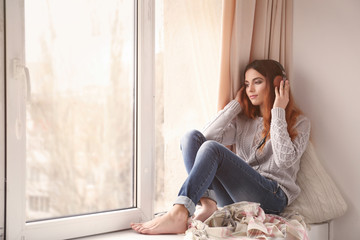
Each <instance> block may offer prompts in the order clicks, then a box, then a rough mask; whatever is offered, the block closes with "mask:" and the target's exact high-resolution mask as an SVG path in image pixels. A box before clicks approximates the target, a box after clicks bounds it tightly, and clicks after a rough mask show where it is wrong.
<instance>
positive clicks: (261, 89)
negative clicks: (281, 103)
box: [245, 68, 266, 109]
mask: <svg viewBox="0 0 360 240" xmlns="http://www.w3.org/2000/svg"><path fill="white" fill-rule="evenodd" d="M245 88H246V95H247V96H248V98H249V99H250V101H251V103H252V104H253V105H254V106H260V109H261V107H262V105H263V103H264V100H265V95H266V79H265V77H264V76H263V75H261V74H260V73H259V72H258V71H256V70H255V69H252V68H250V69H249V70H247V71H246V73H245Z"/></svg>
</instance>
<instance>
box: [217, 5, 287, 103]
mask: <svg viewBox="0 0 360 240" xmlns="http://www.w3.org/2000/svg"><path fill="white" fill-rule="evenodd" d="M292 1H293V0H236V1H235V0H223V13H222V32H221V33H222V36H221V39H222V41H221V53H220V54H221V55H220V62H221V63H220V85H219V98H218V110H220V109H222V108H223V107H224V106H225V105H226V104H227V103H228V102H229V101H230V100H231V99H233V98H234V96H235V95H236V92H237V91H238V90H239V89H240V85H241V82H243V76H242V74H243V71H244V68H245V66H246V65H247V64H248V63H249V62H250V61H253V60H255V59H274V60H277V61H279V62H280V63H281V64H282V65H283V66H284V67H285V69H286V72H287V76H288V77H289V76H290V68H291V54H292V49H291V48H292V44H291V43H292V5H293V2H292ZM231 17H232V21H231V19H230V18H231ZM229 29H231V30H229Z"/></svg>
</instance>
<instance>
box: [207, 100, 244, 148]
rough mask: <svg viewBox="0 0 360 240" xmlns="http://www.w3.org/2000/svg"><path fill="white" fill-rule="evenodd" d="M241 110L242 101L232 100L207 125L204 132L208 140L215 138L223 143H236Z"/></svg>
mask: <svg viewBox="0 0 360 240" xmlns="http://www.w3.org/2000/svg"><path fill="white" fill-rule="evenodd" d="M240 112H241V107H240V103H239V102H238V101H236V100H232V101H230V102H229V103H228V104H227V105H226V106H225V107H224V109H223V110H221V111H219V112H218V113H217V114H216V115H215V117H214V118H213V119H212V120H211V121H210V122H209V123H208V124H207V125H206V126H205V128H204V129H203V131H202V132H203V134H204V136H205V138H206V139H207V140H215V141H217V142H219V143H222V144H223V145H231V144H233V143H235V138H236V116H237V115H238V114H239V113H240Z"/></svg>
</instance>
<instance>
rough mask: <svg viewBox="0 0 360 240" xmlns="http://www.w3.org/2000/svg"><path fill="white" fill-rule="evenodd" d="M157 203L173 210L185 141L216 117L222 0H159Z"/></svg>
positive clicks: (160, 207) (157, 209) (181, 176)
mask: <svg viewBox="0 0 360 240" xmlns="http://www.w3.org/2000/svg"><path fill="white" fill-rule="evenodd" d="M155 14H156V15H155V16H156V20H155V22H156V27H155V28H156V65H155V66H156V94H155V96H156V99H155V100H156V103H155V106H156V109H155V110H156V112H155V113H156V188H157V189H156V202H155V212H160V211H165V210H168V209H169V207H170V206H171V205H172V203H173V201H174V200H175V197H176V196H177V194H178V191H179V189H180V187H181V184H182V183H183V181H184V180H185V178H186V176H187V173H186V171H185V167H184V164H183V160H182V155H181V151H180V147H179V146H180V138H181V137H182V135H183V134H184V133H185V132H186V131H188V130H191V129H199V130H202V128H203V127H204V125H205V124H206V123H207V122H208V121H209V120H210V117H211V116H213V115H214V114H215V113H216V107H217V96H218V93H217V89H218V84H219V79H218V76H219V74H218V71H219V52H220V51H219V49H220V36H221V35H220V23H221V0H212V1H209V0H196V1H192V0H185V1H184V0H159V1H158V0H157V1H156V10H155Z"/></svg>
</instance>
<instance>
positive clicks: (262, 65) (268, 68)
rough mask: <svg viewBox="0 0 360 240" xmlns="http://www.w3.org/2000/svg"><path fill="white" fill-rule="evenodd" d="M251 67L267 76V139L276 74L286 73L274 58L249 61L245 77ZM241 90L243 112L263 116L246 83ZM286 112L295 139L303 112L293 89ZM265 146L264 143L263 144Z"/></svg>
mask: <svg viewBox="0 0 360 240" xmlns="http://www.w3.org/2000/svg"><path fill="white" fill-rule="evenodd" d="M249 69H254V70H256V71H257V72H259V73H260V74H261V75H263V76H264V77H265V80H266V96H265V98H264V99H265V102H264V106H266V107H265V108H264V109H265V111H264V112H263V115H262V117H263V124H264V128H263V131H262V138H264V137H265V136H266V135H267V136H266V140H268V139H269V137H270V134H268V133H269V132H270V121H271V109H272V107H273V105H274V101H275V86H274V83H273V82H274V78H275V77H276V76H283V75H284V74H285V73H284V72H283V67H282V66H281V64H280V63H279V62H277V61H274V60H255V61H253V62H251V63H249V64H248V65H247V66H246V68H245V71H244V79H245V73H246V71H247V70H249ZM240 91H241V101H240V104H241V107H242V109H243V111H242V114H245V115H246V116H247V117H249V118H251V119H254V118H255V117H259V116H261V113H260V108H259V106H254V105H252V103H251V102H250V100H249V98H248V96H247V94H246V90H245V85H244V84H242V87H241V88H240ZM285 113H286V122H287V130H288V132H289V135H290V138H291V140H293V139H294V138H295V137H296V136H297V131H296V129H295V128H294V125H295V124H296V120H297V117H298V116H299V115H301V114H302V112H301V111H300V109H299V108H298V107H297V106H296V105H295V102H294V99H293V97H292V94H291V91H290V92H289V103H288V105H287V106H286V109H285ZM263 146H264V145H263Z"/></svg>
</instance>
